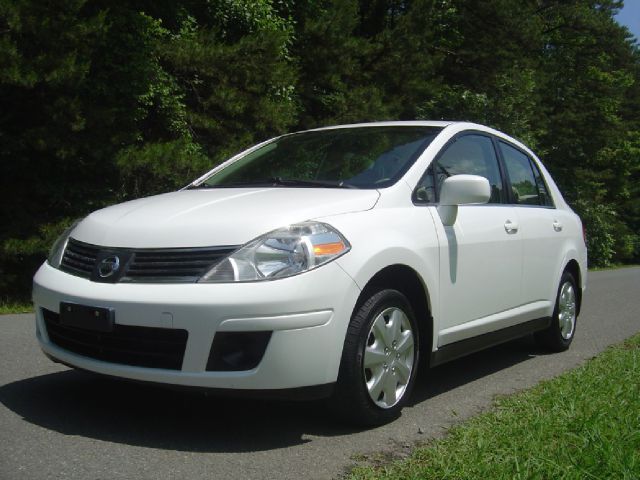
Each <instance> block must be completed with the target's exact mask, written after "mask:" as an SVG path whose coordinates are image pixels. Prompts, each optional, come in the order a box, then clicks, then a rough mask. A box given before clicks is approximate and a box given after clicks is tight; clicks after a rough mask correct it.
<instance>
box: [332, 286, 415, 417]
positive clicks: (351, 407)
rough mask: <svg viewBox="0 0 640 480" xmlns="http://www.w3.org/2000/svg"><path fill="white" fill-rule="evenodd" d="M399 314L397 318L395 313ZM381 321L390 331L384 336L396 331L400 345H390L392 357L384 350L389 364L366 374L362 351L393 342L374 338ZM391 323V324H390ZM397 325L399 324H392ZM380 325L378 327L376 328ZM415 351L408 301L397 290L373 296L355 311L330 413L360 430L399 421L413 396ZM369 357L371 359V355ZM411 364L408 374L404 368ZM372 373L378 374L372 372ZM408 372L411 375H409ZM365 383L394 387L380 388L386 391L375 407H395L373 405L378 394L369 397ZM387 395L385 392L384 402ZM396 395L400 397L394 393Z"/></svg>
mask: <svg viewBox="0 0 640 480" xmlns="http://www.w3.org/2000/svg"><path fill="white" fill-rule="evenodd" d="M398 311H400V312H401V313H397V312H398ZM402 314H404V316H403V315H402ZM379 317H380V321H384V322H385V327H384V328H389V329H390V330H388V331H386V330H385V332H387V333H389V334H390V335H392V332H395V331H397V336H398V337H397V338H401V340H400V341H399V343H396V342H392V343H393V347H389V349H388V350H389V351H390V353H389V352H388V351H387V350H384V352H385V355H387V356H388V358H389V359H390V360H384V363H377V364H376V365H375V366H374V367H371V368H367V369H365V364H364V361H365V348H366V347H367V346H369V347H370V349H371V348H373V347H374V346H375V345H378V346H377V347H375V348H376V349H378V348H380V347H383V346H385V345H387V343H388V340H389V339H390V338H392V337H391V336H390V337H387V338H384V339H383V338H382V337H383V335H381V334H378V332H379V330H375V331H374V329H373V324H374V322H375V321H376V319H378V318H379ZM392 318H393V319H395V320H391V319H392ZM400 319H401V320H400ZM398 321H399V323H394V322H398ZM380 325H381V324H380V323H379V324H378V326H380ZM395 325H399V326H398V327H397V328H398V330H393V328H395V327H393V326H395ZM403 326H404V327H406V326H409V328H404V327H403ZM409 330H410V332H409ZM376 335H378V337H376ZM409 336H411V339H412V341H413V344H412V345H413V346H412V347H410V346H408V345H410V343H409V341H408V340H407V341H405V339H406V338H408V337H409ZM393 338H395V337H393ZM396 345H397V348H396ZM419 347H420V343H419V331H418V324H417V322H416V319H415V314H414V312H413V309H412V308H411V304H410V303H409V301H408V300H407V298H406V297H405V296H404V295H403V294H402V293H400V292H398V291H397V290H391V289H385V290H380V291H378V292H376V293H374V294H373V295H371V296H370V297H369V298H368V299H367V300H366V301H365V302H364V303H363V304H362V306H361V307H360V308H358V310H357V311H355V312H354V314H353V316H352V318H351V322H350V323H349V327H348V329H347V335H346V338H345V341H344V348H343V352H342V359H341V363H340V371H339V374H338V381H337V383H336V387H335V390H334V394H333V396H332V397H331V399H330V406H331V408H332V410H333V411H334V412H335V413H336V414H338V415H339V416H340V417H341V418H342V419H343V420H344V421H346V422H348V423H352V424H355V425H359V426H375V425H382V424H384V423H387V422H390V421H391V420H394V419H395V418H397V417H398V416H399V415H400V412H401V410H402V408H403V406H404V405H405V403H406V401H407V399H408V398H409V396H410V395H411V390H412V388H413V384H414V383H415V378H416V373H417V371H418V360H419V350H420V348H419ZM411 348H412V351H411ZM368 355H371V354H370V353H369V354H368ZM370 358H372V357H370ZM379 362H382V361H379ZM410 362H412V363H411V368H410V369H409V368H408V367H407V364H408V363H410ZM374 369H375V372H376V373H374ZM407 371H409V372H410V373H409V374H408V375H407ZM378 374H379V375H378ZM390 375H392V376H390ZM375 378H378V379H382V378H385V379H387V380H388V381H389V382H390V383H389V384H386V383H385V382H382V381H381V380H379V381H378V382H375ZM396 378H397V380H396ZM403 378H408V380H406V381H403ZM367 381H369V382H370V384H371V385H373V384H374V383H375V384H376V385H377V384H384V385H387V386H389V385H392V384H394V383H393V382H397V383H395V387H388V388H387V387H380V388H382V389H383V390H384V391H383V392H380V396H379V397H378V399H377V402H378V403H389V404H390V403H392V402H395V403H393V404H392V405H387V406H385V407H384V408H383V407H382V406H380V405H379V404H378V403H376V401H374V400H373V399H372V395H374V394H375V393H376V389H375V388H373V387H372V393H371V394H370V393H369V388H368V387H367ZM405 382H406V383H405ZM387 392H389V396H388V397H387ZM398 392H400V393H399V394H398Z"/></svg>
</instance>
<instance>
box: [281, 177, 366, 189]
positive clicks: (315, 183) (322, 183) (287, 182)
mask: <svg viewBox="0 0 640 480" xmlns="http://www.w3.org/2000/svg"><path fill="white" fill-rule="evenodd" d="M271 182H273V184H275V185H282V186H285V187H323V188H358V187H356V186H355V185H351V184H349V183H344V181H342V180H341V181H339V182H335V181H331V180H300V179H296V178H282V177H273V178H271Z"/></svg>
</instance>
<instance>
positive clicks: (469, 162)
mask: <svg viewBox="0 0 640 480" xmlns="http://www.w3.org/2000/svg"><path fill="white" fill-rule="evenodd" d="M460 174H466V175H479V176H481V177H485V178H486V179H487V180H489V185H491V198H490V199H489V203H503V202H504V200H505V198H504V192H503V187H502V176H501V175H500V168H499V166H498V158H497V157H496V152H495V149H494V148H493V142H492V141H491V138H489V137H486V136H484V135H473V134H471V135H464V136H462V137H459V138H457V139H456V140H455V141H454V142H453V143H452V144H450V145H449V146H447V147H446V149H445V151H444V152H443V153H442V154H441V155H440V156H439V157H438V159H437V160H436V161H435V162H434V163H433V164H432V165H431V166H430V167H429V169H428V170H427V172H426V173H425V175H424V177H423V178H422V179H421V180H420V183H419V185H418V187H417V189H416V194H415V196H416V198H417V200H418V201H421V202H426V203H433V202H435V191H436V190H437V191H440V188H441V187H442V182H444V180H445V179H446V178H447V177H451V176H453V175H460Z"/></svg>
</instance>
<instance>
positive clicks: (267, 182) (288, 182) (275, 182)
mask: <svg viewBox="0 0 640 480" xmlns="http://www.w3.org/2000/svg"><path fill="white" fill-rule="evenodd" d="M274 186H280V187H322V188H358V187H356V186H355V185H351V184H349V183H344V182H343V181H340V182H333V181H330V180H298V179H294V178H282V177H271V178H269V179H264V180H254V181H249V182H233V183H222V184H213V185H209V184H207V183H201V184H200V185H189V186H188V187H187V189H189V190H191V189H198V188H242V187H274Z"/></svg>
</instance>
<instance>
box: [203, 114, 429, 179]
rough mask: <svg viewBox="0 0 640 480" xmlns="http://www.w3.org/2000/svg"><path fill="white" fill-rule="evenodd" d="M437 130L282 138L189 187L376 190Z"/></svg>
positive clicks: (345, 131)
mask: <svg viewBox="0 0 640 480" xmlns="http://www.w3.org/2000/svg"><path fill="white" fill-rule="evenodd" d="M440 130H441V128H435V127H420V126H387V127H382V126H381V127H354V128H336V129H330V130H320V131H313V132H302V133H295V134H292V135H286V136H284V137H281V138H279V139H277V140H275V141H273V142H270V143H268V144H267V145H264V146H262V147H260V148H259V149H257V150H255V151H253V152H251V153H249V154H247V155H245V156H244V157H242V158H241V159H239V160H237V161H235V162H234V163H232V164H231V165H229V166H227V167H225V168H224V169H222V170H220V171H219V172H217V173H216V174H214V175H212V176H211V177H209V178H207V179H206V180H205V181H204V182H202V183H201V184H200V185H198V186H195V187H193V188H216V187H221V188H222V187H242V186H254V185H255V186H287V187H330V188H382V187H387V186H389V185H392V184H393V183H395V182H396V181H397V180H398V179H399V178H400V177H401V176H402V175H403V174H404V173H405V172H406V171H407V170H408V169H409V167H410V166H411V165H412V164H413V162H415V160H416V159H417V158H418V156H419V155H420V154H421V153H422V152H423V151H424V149H425V148H426V147H427V146H428V145H429V144H430V143H431V141H432V140H433V139H434V138H435V137H436V135H437V134H438V133H439V132H440Z"/></svg>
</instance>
